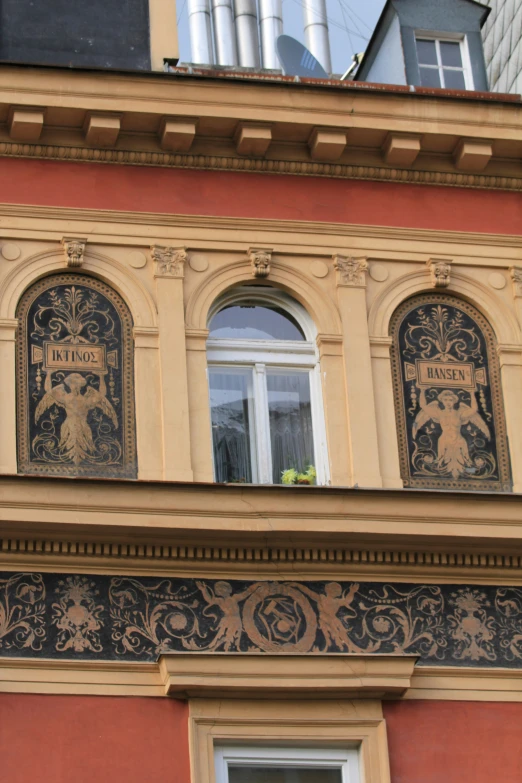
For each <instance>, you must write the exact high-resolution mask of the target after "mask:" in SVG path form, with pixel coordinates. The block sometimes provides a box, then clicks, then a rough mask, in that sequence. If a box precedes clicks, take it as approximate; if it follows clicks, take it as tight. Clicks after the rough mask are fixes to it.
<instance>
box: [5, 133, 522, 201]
mask: <svg viewBox="0 0 522 783" xmlns="http://www.w3.org/2000/svg"><path fill="white" fill-rule="evenodd" d="M0 157H11V158H33V159H35V158H36V159H41V160H61V161H73V162H75V163H108V164H113V165H114V164H116V165H122V164H123V165H127V166H161V167H165V168H180V169H205V170H215V171H243V172H254V173H258V174H291V175H293V176H307V177H334V178H336V179H357V180H372V181H381V182H395V183H403V184H414V185H437V186H445V187H454V188H480V189H482V190H508V191H518V190H520V189H521V188H522V177H509V176H505V175H503V174H502V175H488V174H466V173H462V172H456V171H429V170H422V169H400V168H388V167H386V166H367V165H366V166H365V165H355V164H354V165H350V164H343V163H319V162H316V161H302V160H275V159H269V160H266V159H259V158H237V157H232V156H219V155H204V154H202V155H196V154H180V153H166V152H149V151H143V150H141V151H140V150H137V151H136V150H123V149H115V150H106V149H103V150H102V149H93V148H91V147H68V146H54V145H51V144H16V143H11V142H0Z"/></svg>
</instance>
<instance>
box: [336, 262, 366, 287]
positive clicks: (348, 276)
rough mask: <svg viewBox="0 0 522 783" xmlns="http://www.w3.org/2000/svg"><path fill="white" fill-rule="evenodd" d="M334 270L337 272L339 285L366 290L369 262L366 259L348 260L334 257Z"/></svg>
mask: <svg viewBox="0 0 522 783" xmlns="http://www.w3.org/2000/svg"><path fill="white" fill-rule="evenodd" d="M333 262H334V269H335V271H336V272H337V285H346V286H352V287H353V288H364V287H365V286H366V272H367V271H368V261H367V260H366V258H348V257H346V256H341V255H335V256H333Z"/></svg>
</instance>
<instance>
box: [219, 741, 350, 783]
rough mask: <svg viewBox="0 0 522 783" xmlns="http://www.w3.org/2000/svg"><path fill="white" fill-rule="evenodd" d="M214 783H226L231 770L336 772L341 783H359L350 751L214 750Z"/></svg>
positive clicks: (221, 748) (344, 749)
mask: <svg viewBox="0 0 522 783" xmlns="http://www.w3.org/2000/svg"><path fill="white" fill-rule="evenodd" d="M214 764H215V767H214V768H215V775H216V783H229V775H228V770H229V768H230V767H233V766H246V765H248V766H249V767H254V766H255V767H304V768H306V769H310V768H322V769H324V768H332V767H333V768H335V769H339V770H340V771H341V781H342V783H360V772H359V767H360V760H359V751H358V748H357V747H356V746H352V747H344V748H343V747H336V748H333V747H332V748H325V747H322V748H320V747H317V748H313V747H306V748H304V747H263V746H256V745H250V746H244V745H239V746H230V747H229V746H226V745H224V746H219V745H217V746H215V747H214Z"/></svg>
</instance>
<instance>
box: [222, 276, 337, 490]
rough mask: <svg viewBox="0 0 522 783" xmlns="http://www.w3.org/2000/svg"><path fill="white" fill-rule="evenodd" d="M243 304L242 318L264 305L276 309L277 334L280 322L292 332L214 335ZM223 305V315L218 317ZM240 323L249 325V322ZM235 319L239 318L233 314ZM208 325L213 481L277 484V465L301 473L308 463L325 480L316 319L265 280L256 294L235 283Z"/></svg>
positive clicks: (322, 482)
mask: <svg viewBox="0 0 522 783" xmlns="http://www.w3.org/2000/svg"><path fill="white" fill-rule="evenodd" d="M259 288H261V287H259ZM243 303H246V304H247V307H245V311H246V312H247V315H248V318H251V316H252V315H254V316H255V315H256V313H257V312H259V311H263V310H269V311H270V315H269V318H272V314H273V313H275V315H276V316H277V317H276V318H275V319H273V320H271V321H270V329H271V331H272V333H273V334H281V331H279V332H278V331H277V329H280V328H281V324H282V323H283V327H282V328H283V329H284V330H285V331H284V333H285V334H287V335H288V336H290V337H292V338H293V339H285V340H283V339H277V338H276V337H274V336H271V337H268V338H267V339H259V335H256V336H254V337H252V338H251V339H248V338H245V336H244V333H241V336H240V337H235V338H234V337H219V336H217V337H216V335H219V334H220V330H221V329H222V328H225V329H228V328H229V327H230V326H231V321H230V311H231V310H233V309H234V308H235V307H237V310H239V309H240V306H241V305H242V304H243ZM252 304H254V305H255V307H254V308H253V307H251V305H252ZM219 305H221V309H219ZM241 309H242V308H241ZM223 311H225V313H226V314H225V317H224V318H223V320H219V319H218V316H219V315H220V314H221V312H223ZM227 311H228V312H227ZM235 317H236V316H235V315H234V318H235ZM241 318H243V315H241ZM227 319H228V323H227ZM243 323H245V320H243ZM246 323H247V326H248V328H250V327H251V326H253V327H254V329H255V326H256V322H255V321H254V323H253V324H252V322H250V324H248V322H246ZM235 324H237V320H236V321H232V326H234V325H235ZM266 324H267V322H266V321H265V322H264V326H266ZM274 324H275V327H274ZM216 325H217V328H216ZM288 325H289V326H288ZM210 329H211V334H210V336H209V339H208V341H207V361H208V374H209V392H210V407H211V422H212V454H213V461H214V477H215V480H216V481H218V482H232V483H260V484H272V483H281V478H282V477H281V474H282V472H283V470H286V469H288V468H293V469H295V470H297V471H298V472H305V471H306V470H307V468H308V467H309V466H310V465H313V466H314V468H315V470H316V473H317V476H316V482H317V483H318V484H324V483H327V481H328V475H327V472H326V471H327V457H326V434H325V425H324V413H323V408H322V401H321V396H322V395H321V379H320V375H319V366H318V355H317V347H316V344H315V341H314V340H313V336H314V325H313V323H312V322H311V321H310V319H309V316H308V315H307V313H306V312H305V311H304V310H303V308H302V307H301V306H300V305H298V304H297V302H295V301H294V300H293V299H291V298H290V297H288V296H286V295H285V294H283V293H282V292H279V291H276V290H275V289H270V288H265V287H263V289H262V290H260V291H259V292H256V298H255V299H254V298H253V296H252V293H251V292H250V291H248V292H245V291H244V289H243V290H241V289H236V290H235V291H233V292H231V293H229V294H228V295H227V296H226V297H224V298H222V300H221V302H218V304H217V307H216V309H215V310H214V312H213V313H212V314H211V316H210ZM265 331H267V330H266V329H265ZM251 333H252V332H251ZM221 334H222V333H221ZM254 334H255V332H254ZM240 379H242V380H240Z"/></svg>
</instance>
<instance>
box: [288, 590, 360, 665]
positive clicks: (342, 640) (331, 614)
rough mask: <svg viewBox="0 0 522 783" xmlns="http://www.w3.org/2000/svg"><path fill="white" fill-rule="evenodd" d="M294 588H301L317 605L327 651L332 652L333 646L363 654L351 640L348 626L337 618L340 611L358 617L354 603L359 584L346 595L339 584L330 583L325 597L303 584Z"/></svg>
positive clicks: (325, 591)
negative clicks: (343, 610) (345, 610)
mask: <svg viewBox="0 0 522 783" xmlns="http://www.w3.org/2000/svg"><path fill="white" fill-rule="evenodd" d="M293 586H294V587H297V588H299V590H301V591H302V592H303V593H305V595H307V596H308V597H309V598H311V599H312V601H315V603H316V604H317V609H318V612H319V617H318V621H319V628H320V630H321V631H322V633H323V636H324V640H325V647H324V649H325V651H330V650H331V647H332V645H335V646H336V647H337V648H338V649H339V650H347V651H348V652H352V653H355V652H361V648H360V647H358V645H356V644H355V643H354V642H353V641H352V640H351V639H350V637H349V636H348V633H347V630H346V626H345V625H344V623H343V621H342V620H341V619H340V618H339V617H338V616H337V613H338V611H339V610H340V609H348V610H349V614H350V616H351V617H356V616H357V613H356V612H355V610H354V609H353V607H352V603H353V600H354V598H355V595H356V593H357V591H358V590H359V584H357V583H354V584H353V585H351V586H350V589H349V590H348V591H347V592H346V593H343V589H342V587H341V585H340V584H339V583H338V582H329V583H328V584H327V585H325V588H324V595H323V594H322V593H316V592H315V590H310V588H309V587H307V586H306V585H303V584H297V583H296V584H295V585H293Z"/></svg>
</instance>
